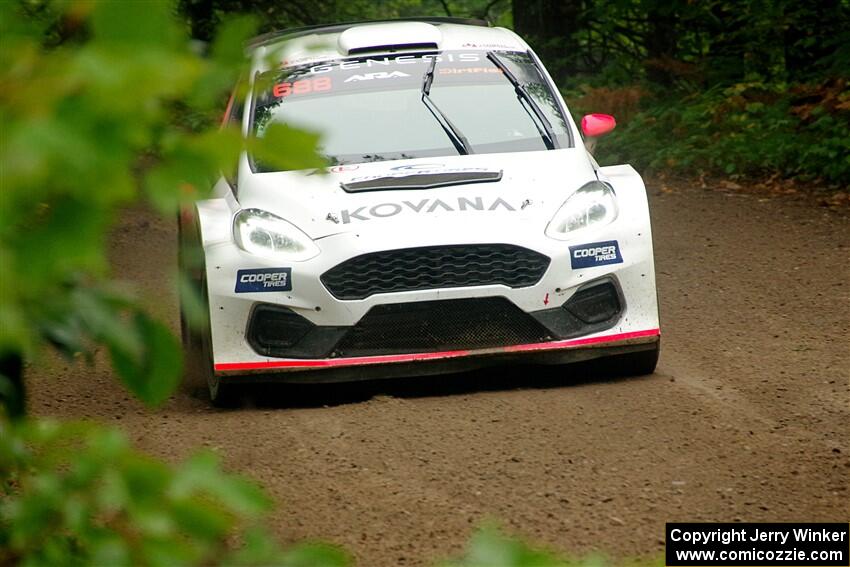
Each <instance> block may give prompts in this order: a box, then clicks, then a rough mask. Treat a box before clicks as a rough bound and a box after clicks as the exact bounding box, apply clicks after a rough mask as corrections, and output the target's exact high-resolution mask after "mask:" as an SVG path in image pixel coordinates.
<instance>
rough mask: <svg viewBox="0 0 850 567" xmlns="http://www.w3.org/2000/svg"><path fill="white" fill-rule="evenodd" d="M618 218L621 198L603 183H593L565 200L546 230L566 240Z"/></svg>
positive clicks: (549, 234) (555, 236)
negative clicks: (579, 232)
mask: <svg viewBox="0 0 850 567" xmlns="http://www.w3.org/2000/svg"><path fill="white" fill-rule="evenodd" d="M616 218H617V196H616V195H614V190H613V189H611V187H610V186H609V185H607V184H605V183H602V182H601V181H591V182H590V183H588V184H587V185H585V186H584V187H582V188H581V189H579V190H578V191H576V192H575V193H573V194H572V195H570V198H569V199H567V200H566V201H564V204H563V205H561V208H560V209H559V210H558V212H557V213H555V216H554V218H552V220H551V221H549V226H547V227H546V235H547V236H550V237H552V238H558V239H562V240H563V239H566V238H568V237H571V236H573V233H575V232H576V231H579V230H582V229H585V228H588V227H591V226H604V225H606V224H610V223H612V222H614V219H616Z"/></svg>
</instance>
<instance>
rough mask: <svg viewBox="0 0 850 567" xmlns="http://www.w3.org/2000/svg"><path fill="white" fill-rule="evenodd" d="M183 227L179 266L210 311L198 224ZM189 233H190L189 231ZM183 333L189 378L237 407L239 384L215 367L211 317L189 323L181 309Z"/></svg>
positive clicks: (214, 398) (221, 403) (216, 400)
mask: <svg viewBox="0 0 850 567" xmlns="http://www.w3.org/2000/svg"><path fill="white" fill-rule="evenodd" d="M185 228H186V227H183V226H182V223H181V226H180V227H179V235H180V243H179V252H178V267H179V270H180V273H181V274H182V275H183V276H184V277H188V280H189V282H190V284H191V286H192V288H193V289H194V290H195V292H196V293H197V295H198V297H199V298H200V299H201V305H202V306H203V307H204V309H205V310H206V312H207V313H209V294H208V291H207V272H206V266H205V265H204V260H203V258H204V256H203V250H202V248H201V243H200V242H201V241H200V234H199V233H198V229H197V227H195V228H194V230H191V231H188V230H185ZM187 233H188V234H187ZM180 337H181V340H182V342H183V351H184V353H185V360H186V376H185V378H186V381H187V382H188V383H189V384H190V385H191V386H192V387H194V386H202V385H203V386H206V388H207V391H208V392H209V396H210V402H212V405H213V406H215V407H219V408H233V407H237V406H238V405H239V403H240V401H241V398H240V395H239V394H240V392H239V391H238V388H237V387H236V386H235V385H233V384H230V383H228V382H226V381H222V380H221V379H220V378H219V377H218V376H216V374H215V372H214V371H213V357H212V333H211V330H210V322H209V317H207V318H206V319H205V321H204V323H203V324H201V325H199V326H197V327H194V326H192V325H190V324H189V322H188V320H187V319H186V316H185V314H184V310H183V309H182V308H181V310H180Z"/></svg>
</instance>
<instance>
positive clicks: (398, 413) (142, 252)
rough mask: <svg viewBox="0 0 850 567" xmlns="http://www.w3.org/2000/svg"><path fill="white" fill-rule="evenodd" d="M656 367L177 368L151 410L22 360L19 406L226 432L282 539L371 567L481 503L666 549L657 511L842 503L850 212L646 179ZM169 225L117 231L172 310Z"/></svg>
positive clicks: (535, 529)
mask: <svg viewBox="0 0 850 567" xmlns="http://www.w3.org/2000/svg"><path fill="white" fill-rule="evenodd" d="M650 193H651V194H650V199H651V201H652V203H651V206H652V210H653V222H654V226H653V230H654V234H655V247H656V263H657V270H658V286H659V293H660V301H661V316H662V325H661V327H662V336H663V344H662V354H661V361H660V363H659V366H658V370H657V372H656V373H655V374H654V375H652V376H649V377H645V378H637V379H617V380H613V379H608V380H600V379H593V378H592V377H590V376H588V374H587V371H586V369H582V368H576V369H570V368H558V369H516V368H503V369H499V370H489V371H486V372H480V373H476V374H466V375H459V376H444V377H438V378H433V377H430V378H419V379H415V378H409V379H405V380H399V381H385V382H374V383H358V384H354V385H331V386H323V387H322V388H312V389H310V388H306V389H305V388H303V387H302V388H295V387H286V388H265V389H264V390H263V391H262V392H259V394H260V395H256V396H254V400H253V403H251V404H249V405H248V406H247V407H244V408H243V409H240V410H235V411H224V410H216V409H213V408H211V407H210V406H209V405H208V403H207V402H206V401H205V399H204V396H205V393H204V392H203V390H202V389H200V388H199V387H197V386H194V385H187V386H185V387H183V388H182V389H181V390H180V391H179V392H178V393H177V394H176V395H175V396H174V397H173V399H172V400H170V401H169V402H168V403H167V404H166V405H165V407H163V408H162V409H160V410H159V411H157V412H150V411H147V410H145V409H144V408H143V407H142V406H141V405H140V404H139V403H138V402H137V401H135V400H134V399H133V398H132V397H131V396H130V395H129V394H127V393H126V392H125V391H124V390H123V389H122V388H121V386H120V385H119V384H118V382H117V381H116V380H115V379H114V378H113V377H112V375H111V372H110V369H109V367H108V364H106V362H105V359H103V358H102V357H99V359H98V361H97V362H96V364H95V366H94V367H85V366H82V365H80V366H75V365H72V366H68V365H67V364H66V363H64V362H56V361H52V362H45V363H42V364H40V365H38V366H37V367H34V368H32V369H30V370H29V376H28V379H29V384H30V388H31V392H30V394H31V396H30V406H31V410H32V412H33V413H35V414H37V415H45V416H61V417H73V418H77V417H90V418H96V419H98V420H102V421H105V422H108V423H114V424H118V425H120V426H121V427H123V428H125V429H126V430H127V432H128V433H129V435H131V436H132V438H133V439H134V440H135V441H136V442H137V443H138V445H139V446H140V447H141V448H143V449H145V450H147V451H150V452H151V453H153V454H156V455H160V456H162V457H165V458H167V459H172V460H177V459H181V458H183V457H185V456H186V455H187V454H188V453H190V452H191V451H192V449H193V448H195V447H199V446H207V447H212V448H215V449H217V450H219V451H220V452H221V453H222V454H223V456H224V459H225V462H226V464H227V466H228V468H229V469H231V470H233V471H240V472H242V473H244V474H246V475H248V476H250V477H253V478H255V479H256V480H258V481H260V482H261V483H262V484H263V485H265V486H266V487H267V488H268V490H269V491H270V492H271V493H272V494H273V495H274V497H275V498H276V500H277V501H278V503H279V505H278V509H277V512H276V513H275V514H274V515H273V517H272V518H271V521H272V523H273V524H272V525H273V528H274V529H275V531H276V532H277V533H278V534H279V536H280V538H281V539H282V540H283V541H284V542H294V541H299V540H304V539H323V540H327V541H331V542H334V543H337V544H340V545H343V546H345V547H347V548H348V549H349V550H351V551H352V553H353V554H354V555H355V557H356V558H357V560H358V564H359V565H362V566H367V567H378V566H398V565H423V564H427V563H429V562H431V561H432V560H434V559H437V558H442V557H446V556H449V555H452V554H456V553H457V552H458V551H459V550H460V549H461V547H462V545H463V543H464V542H465V541H466V540H467V538H468V537H469V535H470V534H471V533H472V531H473V530H474V529H475V528H476V527H477V526H479V525H480V524H481V523H482V522H485V521H487V520H496V521H498V522H499V523H501V525H502V526H503V527H504V528H505V529H506V530H507V531H509V532H511V533H515V534H520V535H522V536H524V537H526V538H527V539H529V540H530V541H532V542H536V543H540V544H543V545H547V546H550V547H553V548H555V549H558V550H561V551H564V552H569V553H571V554H578V555H583V554H586V553H589V552H592V551H594V550H603V551H605V552H607V553H609V554H612V555H614V556H615V557H627V556H628V557H631V556H652V555H656V554H659V553H661V552H662V551H663V534H664V522H666V521H733V520H741V521H797V520H806V521H847V520H848V519H850V491H848V484H850V481H848V479H850V391H848V378H850V219H848V217H847V216H842V215H841V214H837V213H834V212H830V211H826V210H823V209H818V208H815V207H812V206H810V205H806V204H804V203H800V202H794V201H788V200H783V199H769V200H765V199H760V198H758V197H757V196H752V195H744V194H728V193H723V192H720V191H712V190H698V189H690V188H687V187H677V188H672V189H666V190H664V191H656V190H652V191H651V192H650ZM175 238H176V234H175V227H174V225H173V223H171V222H170V221H164V220H161V219H158V218H156V217H155V216H153V215H152V214H150V213H147V212H136V213H132V214H128V215H127V216H126V218H125V220H124V222H123V225H122V227H121V229H120V230H118V231H117V232H116V235H115V238H114V241H113V247H112V256H113V258H114V265H115V269H116V273H117V274H119V275H120V276H121V277H123V278H126V279H128V280H130V281H131V282H132V283H133V284H135V285H136V286H137V289H138V290H139V292H140V293H141V294H142V295H143V296H144V297H146V298H147V300H148V301H149V303H150V305H151V309H152V310H153V311H154V312H155V313H156V314H158V315H160V316H161V317H163V318H165V319H167V320H169V321H172V323H173V326H174V328H175V330H176V329H177V320H178V319H177V301H176V299H175V297H174V294H173V292H171V291H170V289H171V288H170V286H169V284H168V281H169V278H170V277H171V275H172V274H173V272H174V270H175V258H176V246H175Z"/></svg>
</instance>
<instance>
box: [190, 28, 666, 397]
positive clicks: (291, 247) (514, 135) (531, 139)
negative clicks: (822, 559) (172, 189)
mask: <svg viewBox="0 0 850 567" xmlns="http://www.w3.org/2000/svg"><path fill="white" fill-rule="evenodd" d="M251 54H252V55H251V58H252V62H251V65H252V69H251V73H250V75H249V77H250V85H249V87H248V89H247V94H246V95H245V96H244V100H232V101H231V104H230V105H229V107H228V111H227V116H226V119H227V120H231V121H234V122H237V123H239V124H241V126H242V131H243V133H244V135H245V136H246V137H252V136H256V137H262V136H263V135H264V132H265V131H266V130H267V129H268V128H269V127H270V125H272V124H277V123H284V124H287V125H290V126H295V127H299V128H303V129H307V130H311V131H315V132H318V133H320V134H321V135H322V138H321V140H322V142H321V150H322V153H323V154H324V155H325V156H326V157H327V159H328V163H329V167H328V168H327V170H326V171H325V172H317V171H315V170H309V171H304V170H301V171H278V170H276V168H274V167H271V166H269V165H268V164H264V163H262V162H261V161H259V160H257V159H255V157H254V156H252V155H250V154H248V153H245V154H243V155H242V156H241V159H240V162H239V165H238V173H237V175H236V176H235V177H234V178H233V179H226V178H222V179H220V180H219V181H218V183H217V184H216V186H215V188H214V191H213V194H212V197H211V198H209V199H206V200H202V201H199V202H197V203H196V204H195V207H194V208H192V209H184V210H183V211H182V212H181V217H180V229H181V230H180V234H181V243H182V246H181V251H182V254H181V258H182V261H181V267H182V269H183V271H184V273H186V274H188V275H189V276H190V278H191V281H193V282H194V284H195V285H196V286H197V288H198V291H199V293H200V296H201V297H202V298H203V299H204V301H205V302H206V307H207V308H208V310H209V325H208V326H204V327H203V328H201V329H195V330H192V329H188V328H186V329H185V330H184V340H185V341H186V343H187V347H188V349H189V350H190V351H191V352H192V353H194V355H195V356H194V366H195V367H196V368H198V369H199V370H200V372H201V373H202V374H203V375H204V376H205V377H206V380H207V383H208V384H209V389H210V395H211V398H212V400H213V402H214V403H216V404H224V403H227V402H230V401H232V400H233V399H234V396H233V394H234V389H235V388H238V386H239V385H240V384H242V383H245V382H248V381H257V380H283V381H308V382H322V381H345V380H360V379H372V378H376V377H385V376H400V375H408V374H416V375H427V374H433V373H440V372H450V371H457V370H463V369H469V368H477V367H482V366H487V365H495V364H506V363H509V362H533V363H563V362H573V361H579V360H587V359H592V358H599V357H609V360H613V361H615V362H616V365H617V366H618V367H619V368H621V369H622V371H624V372H626V373H631V374H643V373H651V372H652V371H653V370H654V368H655V364H656V361H657V359H658V350H659V340H660V332H659V322H658V306H657V299H656V290H655V271H654V265H653V254H652V234H651V230H650V219H649V211H648V208H647V198H646V191H645V188H644V184H643V181H642V180H641V177H640V175H638V173H637V172H636V171H635V170H634V169H632V167H630V166H628V165H619V166H611V167H599V166H598V165H597V163H596V162H595V160H594V159H593V157H592V156H591V155H590V154H589V153H588V150H587V148H586V145H585V141H583V137H582V133H581V132H580V131H579V129H578V128H577V127H576V125H575V123H574V122H573V120H572V118H571V117H570V114H569V112H568V111H567V107H566V105H565V103H564V101H563V99H562V98H561V96H560V94H559V92H558V90H557V88H556V87H555V85H554V84H553V82H552V79H551V78H550V77H549V75H548V73H547V72H546V70H545V69H544V68H543V66H542V64H541V63H540V61H539V60H538V59H537V57H536V56H535V54H534V52H533V51H532V50H531V49H530V48H529V46H528V45H527V44H526V43H525V42H524V41H523V40H522V39H520V38H519V37H518V36H517V35H516V34H514V33H513V32H512V31H510V30H507V29H502V28H492V27H488V26H486V25H482V24H481V23H477V24H476V23H474V22H469V21H457V20H449V19H436V18H434V19H423V20H417V21H387V22H369V23H357V24H341V25H333V26H323V27H314V28H308V29H301V30H293V31H289V32H282V33H280V34H272V35H269V36H265V37H263V38H258V40H257V41H255V42H254V43H253V44H252V45H251ZM613 126H614V120H613V118H612V117H610V116H607V115H599V114H594V115H588V116H585V117H584V119H583V120H582V131H583V134H584V136H585V137H587V138H588V141H590V140H592V139H593V137H594V136H598V135H600V134H602V133H605V132H607V131H608V130H610V129H612V128H613ZM193 250H194V251H199V252H200V253H195V254H192V253H191V252H192V251H193ZM191 258H200V259H201V260H202V261H201V262H193V261H191V260H190V259H191ZM610 357H613V358H610Z"/></svg>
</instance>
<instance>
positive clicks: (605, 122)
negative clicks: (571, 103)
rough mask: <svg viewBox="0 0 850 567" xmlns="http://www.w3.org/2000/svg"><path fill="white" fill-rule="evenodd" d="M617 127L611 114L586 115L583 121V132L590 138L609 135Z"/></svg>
mask: <svg viewBox="0 0 850 567" xmlns="http://www.w3.org/2000/svg"><path fill="white" fill-rule="evenodd" d="M616 125H617V121H616V120H614V117H613V116H611V115H610V114H586V115H585V116H584V118H582V119H581V131H582V132H583V133H584V135H585V136H588V137H590V138H593V137H596V136H601V135H602V134H607V133H608V132H610V131H611V130H613V129H614V127H615V126H616Z"/></svg>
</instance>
